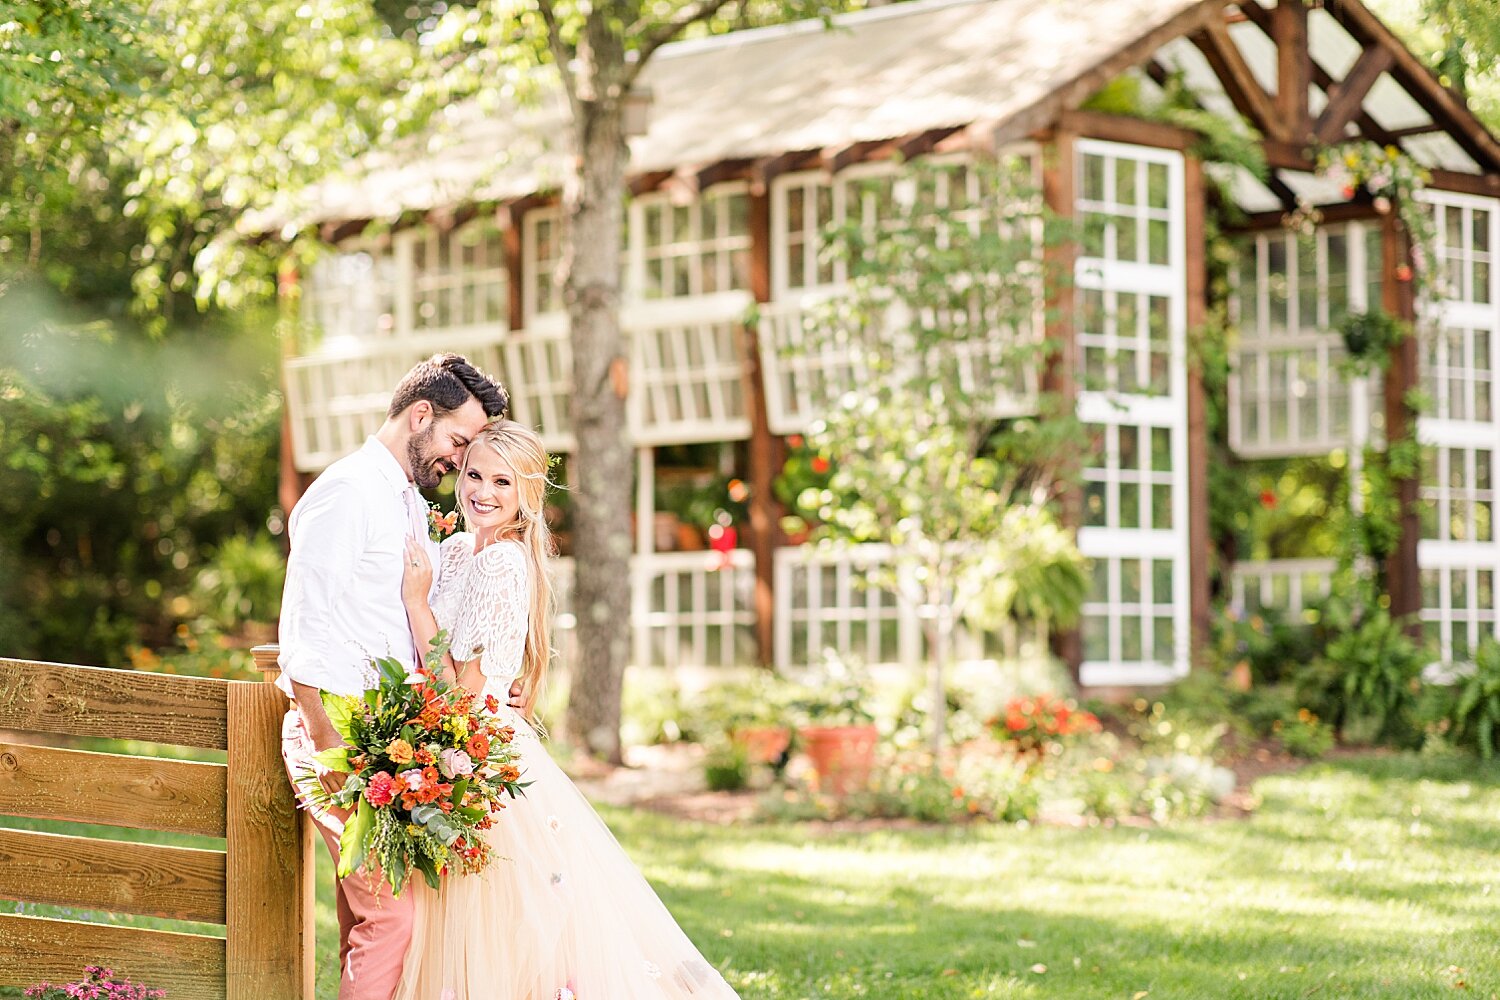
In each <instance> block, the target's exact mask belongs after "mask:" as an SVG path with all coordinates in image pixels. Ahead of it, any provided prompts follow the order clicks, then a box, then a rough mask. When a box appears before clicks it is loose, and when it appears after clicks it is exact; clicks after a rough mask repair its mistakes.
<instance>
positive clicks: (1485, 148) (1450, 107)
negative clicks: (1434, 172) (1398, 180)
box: [1283, 0, 1500, 172]
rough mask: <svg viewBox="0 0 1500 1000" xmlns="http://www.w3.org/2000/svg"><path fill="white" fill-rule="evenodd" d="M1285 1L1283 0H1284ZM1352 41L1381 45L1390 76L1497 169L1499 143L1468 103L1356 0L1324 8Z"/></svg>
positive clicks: (1488, 167) (1485, 165)
mask: <svg viewBox="0 0 1500 1000" xmlns="http://www.w3.org/2000/svg"><path fill="white" fill-rule="evenodd" d="M1283 2H1285V0H1283ZM1326 9H1327V10H1328V13H1329V14H1330V15H1332V17H1333V19H1334V20H1335V21H1337V22H1338V23H1339V24H1340V25H1341V26H1342V27H1343V28H1344V30H1345V31H1347V32H1349V34H1351V35H1353V36H1354V39H1355V41H1357V42H1359V43H1360V44H1361V45H1363V46H1365V47H1366V48H1369V47H1374V46H1380V47H1382V48H1385V49H1388V50H1389V51H1390V53H1391V56H1392V66H1391V69H1390V73H1391V76H1393V77H1394V78H1395V79H1396V82H1397V83H1399V84H1401V86H1402V87H1404V88H1406V92H1407V93H1408V94H1410V95H1411V97H1412V99H1413V100H1415V101H1416V102H1417V103H1418V104H1420V105H1421V106H1422V108H1423V109H1424V110H1425V111H1426V112H1427V113H1428V114H1429V115H1431V116H1432V120H1433V121H1435V122H1438V123H1440V124H1441V125H1442V126H1443V127H1444V128H1445V129H1446V130H1447V131H1448V132H1449V134H1450V135H1452V136H1453V139H1454V141H1456V142H1457V143H1458V144H1459V145H1460V146H1461V147H1463V150H1464V152H1465V153H1468V154H1469V156H1471V157H1473V159H1474V162H1475V163H1477V164H1479V168H1480V169H1481V170H1484V171H1486V172H1489V171H1497V170H1500V142H1496V140H1495V137H1494V136H1493V135H1491V134H1490V132H1489V129H1487V128H1485V127H1484V125H1483V124H1481V123H1480V121H1479V119H1478V118H1475V117H1474V114H1473V112H1471V111H1470V110H1469V109H1468V106H1467V105H1465V104H1464V102H1463V101H1462V100H1461V99H1460V98H1459V97H1458V96H1457V95H1455V94H1454V93H1453V92H1452V91H1451V90H1449V89H1448V88H1447V87H1445V86H1443V84H1442V83H1441V81H1439V80H1438V78H1437V77H1436V76H1434V75H1433V74H1432V71H1431V70H1430V69H1428V68H1427V67H1426V66H1424V65H1423V64H1422V62H1421V61H1420V60H1419V59H1417V57H1416V56H1414V55H1412V54H1411V51H1410V50H1408V49H1407V48H1406V46H1405V45H1403V44H1402V43H1401V41H1400V40H1399V39H1398V38H1396V36H1395V35H1393V34H1391V31H1390V29H1389V28H1387V27H1386V26H1385V25H1384V24H1382V23H1381V22H1380V19H1379V18H1377V17H1376V16H1375V15H1374V14H1372V13H1370V11H1369V10H1368V9H1367V8H1366V7H1365V6H1364V5H1363V4H1361V3H1359V2H1358V0H1344V2H1341V3H1335V4H1329V5H1328V6H1327V8H1326Z"/></svg>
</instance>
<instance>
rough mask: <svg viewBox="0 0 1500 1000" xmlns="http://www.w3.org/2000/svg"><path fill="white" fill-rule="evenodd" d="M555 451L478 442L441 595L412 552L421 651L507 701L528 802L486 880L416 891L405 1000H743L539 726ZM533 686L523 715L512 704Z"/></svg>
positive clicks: (527, 443)
mask: <svg viewBox="0 0 1500 1000" xmlns="http://www.w3.org/2000/svg"><path fill="white" fill-rule="evenodd" d="M547 486H548V481H547V452H546V450H545V449H544V448H543V447H542V442H541V439H540V438H539V437H538V436H537V435H536V434H535V432H533V431H532V430H530V429H529V428H527V427H525V426H523V425H521V424H518V423H515V422H514V421H509V420H502V421H499V422H496V423H493V424H491V425H489V426H488V427H487V428H486V429H485V430H483V431H482V432H480V434H479V435H478V436H477V437H475V438H474V440H473V442H472V443H471V444H470V445H469V448H468V451H467V452H466V453H465V455H464V462H463V465H462V467H461V468H460V469H459V473H458V488H457V499H458V505H459V510H460V511H461V512H462V513H463V517H464V520H465V522H466V524H467V527H468V529H469V530H467V531H464V532H459V533H456V534H454V535H452V536H450V537H449V538H447V539H445V540H444V541H443V544H442V547H441V549H440V550H439V551H440V555H439V558H440V559H441V561H442V573H441V574H440V576H439V579H440V580H441V585H440V586H439V588H438V590H437V593H436V594H435V595H434V596H433V599H432V604H431V606H430V607H429V605H428V602H427V593H428V587H429V585H430V583H431V580H432V566H431V564H430V563H429V562H428V560H427V558H426V555H425V552H424V550H423V547H422V546H421V545H420V544H417V543H412V544H410V545H408V553H407V561H406V574H405V578H404V580H403V583H402V597H403V599H404V600H405V602H406V610H407V617H408V618H409V619H410V621H411V627H412V633H413V635H414V637H415V638H416V641H417V644H418V646H419V648H426V646H427V644H428V642H429V641H430V640H431V639H432V637H433V636H434V635H436V634H437V632H438V630H439V629H445V630H446V631H447V632H448V636H449V641H450V654H449V664H450V665H451V667H452V670H453V672H454V676H456V677H457V679H458V682H459V683H461V684H463V685H464V686H465V687H466V688H468V689H469V690H471V691H474V692H477V693H479V694H480V696H481V698H483V697H484V696H485V695H494V696H495V701H494V702H492V703H491V704H498V705H499V706H500V707H499V708H498V710H497V713H496V714H497V716H498V717H499V718H500V719H502V720H503V721H504V722H505V723H507V724H509V725H511V726H513V727H514V728H515V731H516V738H515V745H516V746H517V747H518V748H519V749H520V752H521V755H522V761H521V764H522V768H523V773H522V779H521V780H522V781H529V782H530V784H529V785H528V786H527V787H526V793H525V795H524V796H523V797H522V798H520V799H517V800H516V801H514V802H512V803H510V805H509V807H508V808H507V809H506V810H505V811H504V812H503V813H501V814H500V815H499V816H498V817H497V822H496V823H495V825H494V827H493V828H491V829H490V830H489V831H488V832H487V834H486V836H487V837H488V840H489V844H490V848H491V850H492V852H493V856H494V860H493V861H492V862H491V863H490V865H489V867H488V868H487V869H486V870H485V871H484V872H483V873H481V874H479V875H468V876H465V875H456V876H450V877H448V878H445V879H444V880H443V887H442V889H441V890H439V891H437V892H434V891H432V890H429V889H428V888H427V887H426V885H425V884H422V883H420V880H416V881H413V883H412V888H411V889H410V890H409V891H410V892H412V893H413V894H414V895H415V896H416V899H415V900H414V902H415V906H416V914H415V921H414V930H413V933H412V939H411V946H410V949H409V950H408V951H407V955H406V965H405V969H404V972H403V976H402V980H401V986H400V988H399V989H398V990H397V993H396V997H397V1000H573V998H575V997H576V998H577V1000H637V998H639V1000H646V998H650V1000H660V998H672V1000H678V998H689V997H691V998H694V1000H700V998H716V1000H717V998H734V997H735V993H734V991H733V990H732V989H731V988H730V987H729V985H728V984H727V983H726V982H725V981H724V979H723V977H722V976H720V975H719V973H718V972H717V971H716V970H715V969H714V968H713V967H712V966H710V965H709V964H708V963H707V962H706V961H704V959H703V957H702V955H700V954H699V953H698V950H697V949H696V948H694V947H693V944H692V942H690V941H689V940H688V939H687V937H686V935H684V934H683V933H682V931H681V930H680V929H679V928H678V926H677V924H676V923H675V922H674V921H673V920H672V917H671V915H670V914H669V913H668V912H667V910H666V907H664V906H663V905H662V903H661V901H660V900H659V899H658V898H657V896H656V893H655V892H653V891H652V889H651V886H650V885H649V884H648V883H647V882H646V880H645V879H644V878H642V877H641V874H640V872H638V871H637V870H636V868H635V866H634V865H632V864H631V862H630V859H629V858H627V857H626V856H625V853H624V851H623V850H622V849H621V848H620V846H619V844H618V843H616V841H615V839H614V837H613V835H611V834H610V832H609V829H608V828H607V827H605V825H604V823H603V822H602V821H601V820H600V819H599V817H598V816H597V815H596V814H595V813H594V810H593V808H592V807H591V806H590V805H589V804H588V801H587V800H586V799H584V797H583V796H582V794H580V793H579V791H578V789H577V788H575V787H574V786H573V783H572V782H571V781H569V780H568V778H567V776H566V775H565V774H563V772H562V771H561V770H560V769H559V768H558V767H557V765H556V764H554V763H553V762H552V759H551V758H550V757H549V756H548V755H547V751H546V750H545V749H544V748H543V747H542V745H541V743H540V741H539V740H538V737H537V732H536V730H535V728H533V724H532V722H533V713H534V710H535V706H536V704H537V700H538V696H539V695H540V693H541V690H542V685H543V683H544V681H545V680H546V674H547V664H548V658H549V646H548V630H549V627H550V625H551V621H550V615H551V597H552V591H551V584H550V583H549V581H548V576H547V570H546V562H547V559H548V558H549V557H550V556H551V555H552V551H553V546H552V540H551V536H550V534H549V532H548V530H547V523H546V521H545V520H544V519H543V517H542V509H543V502H544V500H545V497H546V490H547ZM516 678H519V679H520V682H521V691H522V693H521V704H522V706H523V707H522V708H521V709H519V710H518V709H514V708H511V707H509V706H508V705H506V704H505V703H506V702H507V700H509V693H510V687H511V684H512V682H513V681H514V680H516Z"/></svg>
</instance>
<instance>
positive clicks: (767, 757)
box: [702, 672, 792, 768]
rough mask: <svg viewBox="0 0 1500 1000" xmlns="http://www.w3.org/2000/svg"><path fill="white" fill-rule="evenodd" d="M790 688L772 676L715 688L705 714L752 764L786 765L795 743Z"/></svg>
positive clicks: (705, 703) (705, 701)
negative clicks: (789, 719) (740, 749)
mask: <svg viewBox="0 0 1500 1000" xmlns="http://www.w3.org/2000/svg"><path fill="white" fill-rule="evenodd" d="M787 691H788V685H787V684H786V682H785V681H783V680H782V679H781V678H779V677H777V676H776V675H774V674H771V673H765V672H760V673H757V674H755V675H754V676H752V677H751V678H750V679H748V680H745V681H740V682H731V683H725V684H719V685H715V686H714V687H713V688H712V689H710V690H709V691H708V692H707V693H706V694H705V697H704V699H703V704H702V710H703V712H704V714H705V715H707V716H709V717H710V718H711V719H712V720H713V722H714V723H716V724H717V727H718V728H720V729H722V731H723V733H724V736H725V737H726V738H727V739H728V740H729V741H730V742H732V743H735V744H737V745H738V746H740V747H741V748H743V750H744V752H745V756H746V758H747V760H748V762H749V763H751V764H771V765H773V766H775V767H778V768H779V766H780V765H781V764H782V763H784V757H785V755H786V752H787V749H788V748H789V747H790V746H791V742H792V727H791V724H790V722H789V721H788V711H789V705H788V700H787Z"/></svg>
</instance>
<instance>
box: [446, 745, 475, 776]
mask: <svg viewBox="0 0 1500 1000" xmlns="http://www.w3.org/2000/svg"><path fill="white" fill-rule="evenodd" d="M438 770H440V771H442V772H443V777H445V778H457V777H460V776H461V775H465V774H473V773H474V761H473V760H472V759H471V758H470V757H469V755H468V754H466V753H464V752H463V751H462V750H460V749H458V748H457V747H449V748H448V749H446V750H444V751H443V752H442V753H441V754H439V755H438Z"/></svg>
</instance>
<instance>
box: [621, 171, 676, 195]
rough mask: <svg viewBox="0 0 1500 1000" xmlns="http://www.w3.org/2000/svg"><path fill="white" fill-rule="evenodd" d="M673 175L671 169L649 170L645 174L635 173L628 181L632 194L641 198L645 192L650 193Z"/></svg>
mask: <svg viewBox="0 0 1500 1000" xmlns="http://www.w3.org/2000/svg"><path fill="white" fill-rule="evenodd" d="M671 176H672V171H670V170H648V171H647V172H646V173H643V174H634V175H632V176H631V177H630V179H629V180H628V181H626V186H627V187H629V188H630V196H631V197H632V198H639V197H640V196H641V195H643V194H650V193H651V192H652V191H655V190H656V189H657V188H659V187H661V186H662V185H663V184H665V183H666V182H667V181H668V180H669V179H670V178H671Z"/></svg>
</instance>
